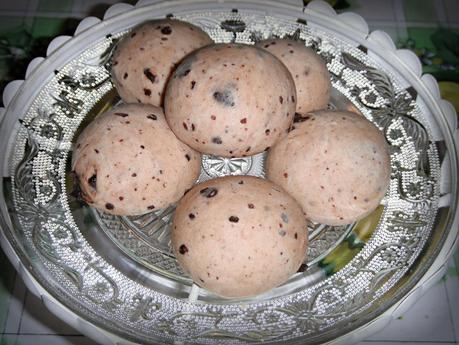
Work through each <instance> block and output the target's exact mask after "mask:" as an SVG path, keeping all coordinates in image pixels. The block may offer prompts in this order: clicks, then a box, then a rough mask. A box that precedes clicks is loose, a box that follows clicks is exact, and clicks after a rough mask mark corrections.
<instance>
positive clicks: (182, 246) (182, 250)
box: [179, 244, 188, 255]
mask: <svg viewBox="0 0 459 345" xmlns="http://www.w3.org/2000/svg"><path fill="white" fill-rule="evenodd" d="M179 253H180V254H182V255H185V254H186V253H188V248H187V246H186V245H184V244H182V245H181V246H180V247H179Z"/></svg>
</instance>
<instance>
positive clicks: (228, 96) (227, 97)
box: [212, 89, 235, 107]
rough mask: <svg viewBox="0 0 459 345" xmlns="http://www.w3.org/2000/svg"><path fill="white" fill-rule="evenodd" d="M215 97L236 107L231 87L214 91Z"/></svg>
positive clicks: (225, 103)
mask: <svg viewBox="0 0 459 345" xmlns="http://www.w3.org/2000/svg"><path fill="white" fill-rule="evenodd" d="M212 96H213V98H214V99H215V100H216V101H217V102H218V103H222V104H223V105H224V106H226V107H234V105H235V103H234V98H233V92H232V91H231V90H230V89H225V90H218V91H215V92H214V93H213V95H212Z"/></svg>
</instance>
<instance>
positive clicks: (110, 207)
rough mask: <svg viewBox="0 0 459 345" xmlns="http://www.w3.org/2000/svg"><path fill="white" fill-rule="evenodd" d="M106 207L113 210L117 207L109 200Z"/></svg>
mask: <svg viewBox="0 0 459 345" xmlns="http://www.w3.org/2000/svg"><path fill="white" fill-rule="evenodd" d="M105 208H106V209H107V210H113V209H114V208H115V206H113V204H110V203H109V202H107V203H106V204H105Z"/></svg>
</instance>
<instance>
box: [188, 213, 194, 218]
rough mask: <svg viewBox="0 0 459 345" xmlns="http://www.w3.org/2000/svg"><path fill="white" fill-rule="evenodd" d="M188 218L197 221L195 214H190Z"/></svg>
mask: <svg viewBox="0 0 459 345" xmlns="http://www.w3.org/2000/svg"><path fill="white" fill-rule="evenodd" d="M188 217H189V218H190V219H195V218H196V216H195V215H194V213H190V214H189V215H188Z"/></svg>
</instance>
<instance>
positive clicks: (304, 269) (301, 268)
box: [297, 264, 307, 272]
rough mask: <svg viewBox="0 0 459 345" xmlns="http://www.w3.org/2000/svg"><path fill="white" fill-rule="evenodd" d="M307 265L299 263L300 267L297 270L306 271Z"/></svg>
mask: <svg viewBox="0 0 459 345" xmlns="http://www.w3.org/2000/svg"><path fill="white" fill-rule="evenodd" d="M306 268H307V266H306V265H305V264H301V266H300V268H298V271H297V272H304V271H306Z"/></svg>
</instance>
